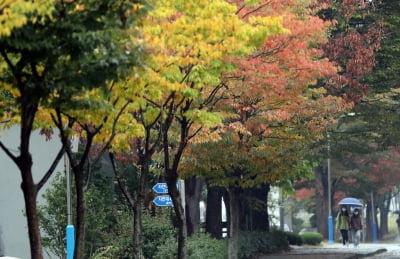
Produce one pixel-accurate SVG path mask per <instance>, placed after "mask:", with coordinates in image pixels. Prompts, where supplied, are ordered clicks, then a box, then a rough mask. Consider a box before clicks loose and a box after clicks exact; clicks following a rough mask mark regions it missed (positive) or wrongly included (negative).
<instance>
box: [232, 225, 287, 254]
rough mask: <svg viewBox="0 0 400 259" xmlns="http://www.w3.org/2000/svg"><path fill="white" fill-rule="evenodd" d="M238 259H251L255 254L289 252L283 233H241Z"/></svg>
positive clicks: (277, 231) (276, 231) (285, 236)
mask: <svg viewBox="0 0 400 259" xmlns="http://www.w3.org/2000/svg"><path fill="white" fill-rule="evenodd" d="M238 250H239V252H238V253H239V258H252V256H254V255H256V254H270V253H276V252H280V251H286V250H289V242H288V238H287V235H286V234H285V232H283V231H279V230H275V231H273V232H241V233H240V238H239V249H238Z"/></svg>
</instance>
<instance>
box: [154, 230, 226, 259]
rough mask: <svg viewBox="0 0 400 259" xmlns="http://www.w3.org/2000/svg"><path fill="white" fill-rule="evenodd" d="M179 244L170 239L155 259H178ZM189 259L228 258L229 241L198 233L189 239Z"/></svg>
mask: <svg viewBox="0 0 400 259" xmlns="http://www.w3.org/2000/svg"><path fill="white" fill-rule="evenodd" d="M177 247H178V243H177V241H176V239H174V238H169V239H167V240H166V241H165V243H164V244H163V245H161V246H160V247H159V248H158V250H157V253H156V254H155V256H154V257H153V258H154V259H175V258H177V250H178V248H177ZM187 257H188V258H190V259H204V258H213V259H225V258H228V243H227V240H217V239H214V238H212V237H211V236H210V235H208V234H204V233H198V234H195V235H193V236H191V237H189V239H188V243H187Z"/></svg>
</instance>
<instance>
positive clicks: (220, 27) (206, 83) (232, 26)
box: [140, 0, 285, 258]
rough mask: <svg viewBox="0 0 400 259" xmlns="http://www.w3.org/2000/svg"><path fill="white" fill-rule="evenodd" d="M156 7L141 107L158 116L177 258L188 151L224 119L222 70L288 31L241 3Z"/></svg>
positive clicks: (148, 26) (183, 233)
mask: <svg viewBox="0 0 400 259" xmlns="http://www.w3.org/2000/svg"><path fill="white" fill-rule="evenodd" d="M252 2H254V3H255V4H256V3H257V2H258V1H252ZM153 7H154V9H153V10H152V11H151V12H150V13H149V15H148V17H147V19H146V21H145V23H144V26H143V28H142V33H143V37H144V40H145V44H146V45H147V47H148V48H150V49H151V60H150V63H149V64H148V69H147V70H146V71H145V73H144V74H143V75H142V76H141V79H140V81H141V84H142V86H143V93H151V96H146V99H147V102H146V103H145V104H142V106H141V109H142V110H143V111H148V114H152V117H153V118H154V119H156V122H155V124H156V125H157V129H158V130H159V134H160V138H161V145H162V154H161V156H160V157H161V158H162V159H160V163H161V164H162V167H163V168H164V173H163V177H164V178H165V180H166V182H167V185H168V192H169V195H170V196H171V199H172V201H173V203H174V210H175V214H176V216H177V222H178V226H179V238H178V258H186V257H187V254H186V241H187V226H186V217H185V214H184V210H183V206H182V200H181V198H180V194H179V191H178V189H177V187H176V182H177V180H178V177H179V172H178V168H179V164H180V161H181V159H182V155H183V153H184V150H185V148H186V146H187V144H188V142H189V141H190V140H191V139H193V138H194V137H195V136H196V134H197V133H198V132H200V131H201V130H202V129H203V128H204V127H210V126H212V125H216V124H217V123H220V122H221V120H222V115H221V114H219V113H218V112H213V111H212V108H213V104H214V102H215V100H216V98H217V97H218V96H219V95H220V93H221V91H223V90H224V84H223V83H222V82H221V76H222V74H224V73H226V72H229V71H232V70H233V69H234V65H233V64H232V62H230V61H228V59H227V58H228V57H230V58H235V57H240V56H243V55H246V54H249V53H251V52H252V51H253V50H254V49H255V48H256V47H258V46H260V45H261V44H262V43H263V42H264V41H265V40H266V39H267V37H268V36H269V35H271V34H275V33H282V32H284V31H285V30H284V29H283V28H282V26H281V18H279V17H271V16H264V17H262V16H253V17H251V18H249V19H248V20H246V21H244V20H242V19H240V17H238V15H237V12H238V7H237V6H236V5H233V4H231V3H229V2H227V1H223V0H214V1H212V0H200V1H194V0H189V1H183V0H178V1H176V0H175V1H172V0H161V1H156V2H155V3H154V6H153Z"/></svg>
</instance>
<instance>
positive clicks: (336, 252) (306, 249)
mask: <svg viewBox="0 0 400 259" xmlns="http://www.w3.org/2000/svg"><path fill="white" fill-rule="evenodd" d="M357 258H366V259H378V258H379V259H394V258H396V259H399V258H400V244H399V243H390V244H386V243H379V244H371V243H362V244H360V246H359V247H358V248H354V247H353V246H352V245H351V244H350V246H349V247H346V246H343V245H342V244H339V243H335V244H323V245H322V246H293V247H291V250H290V251H289V252H286V253H282V254H273V255H264V256H260V257H258V258H257V259H357Z"/></svg>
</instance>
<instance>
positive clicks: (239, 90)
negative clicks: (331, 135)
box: [187, 1, 346, 258]
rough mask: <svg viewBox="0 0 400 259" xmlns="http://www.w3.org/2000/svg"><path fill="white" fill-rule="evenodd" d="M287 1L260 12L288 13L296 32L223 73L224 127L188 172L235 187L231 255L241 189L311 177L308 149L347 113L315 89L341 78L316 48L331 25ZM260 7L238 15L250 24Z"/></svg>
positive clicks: (336, 100)
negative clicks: (332, 120)
mask: <svg viewBox="0 0 400 259" xmlns="http://www.w3.org/2000/svg"><path fill="white" fill-rule="evenodd" d="M240 3H241V2H240ZM240 3H238V6H242V5H241V4H240ZM280 3H281V4H279V3H275V2H274V3H273V4H271V6H268V8H267V7H266V6H267V5H266V4H265V5H263V7H265V8H259V9H257V8H255V9H254V10H256V11H257V12H256V15H259V14H263V15H267V16H268V15H269V14H270V13H276V14H280V15H282V16H283V17H285V18H286V19H285V20H283V25H284V26H285V27H286V28H289V29H290V30H291V33H290V34H279V35H273V36H271V37H269V38H268V39H267V41H265V42H264V44H263V46H262V47H260V48H258V49H257V50H255V51H254V52H252V54H250V55H248V56H246V57H245V58H243V59H234V63H235V64H236V65H237V67H238V69H237V70H234V71H233V72H231V73H226V74H224V77H223V80H224V81H223V83H224V87H225V89H224V90H225V92H224V96H223V98H221V99H222V101H221V102H219V103H217V104H216V108H215V109H220V110H223V111H224V112H225V125H224V126H222V127H221V128H220V129H219V131H214V135H212V137H214V138H215V140H214V142H213V143H205V144H203V145H198V147H197V148H194V152H193V154H194V155H193V156H192V157H191V159H190V160H188V161H187V164H188V168H189V170H187V171H192V172H201V174H202V176H203V177H205V178H207V179H208V180H209V181H210V182H212V184H213V185H217V186H224V187H225V188H227V189H228V190H229V195H230V201H231V202H230V208H231V213H230V220H231V228H230V230H231V235H232V236H231V240H233V241H232V243H231V244H230V247H231V251H230V256H232V258H234V256H235V251H234V247H235V243H234V242H235V241H234V240H235V236H236V237H237V232H238V221H237V219H238V217H237V216H238V215H236V214H235V213H237V212H238V208H237V207H236V206H237V202H236V201H237V195H239V193H240V189H241V188H242V189H246V188H256V187H259V186H261V185H262V184H276V185H278V184H284V183H288V182H290V180H294V179H296V178H298V177H300V176H302V175H304V174H305V173H306V172H307V171H308V170H309V165H308V163H307V161H306V157H305V155H304V153H306V152H305V150H307V149H308V148H309V146H310V144H311V143H312V142H313V141H316V140H318V139H319V138H321V134H322V132H323V130H324V127H325V124H326V122H325V118H324V117H325V116H329V115H330V114H332V113H336V112H338V111H341V110H342V109H343V108H346V105H344V104H343V103H342V102H341V99H340V98H334V97H332V96H326V95H325V94H326V92H325V91H324V90H323V89H321V88H318V85H316V84H317V82H318V81H317V80H318V79H322V78H323V77H324V76H328V75H332V74H333V73H335V70H334V69H333V65H332V63H330V62H328V61H327V60H326V59H323V57H322V52H321V50H319V49H318V48H317V47H318V45H319V44H321V43H324V42H325V39H324V37H323V35H324V33H323V32H324V30H326V29H327V24H325V23H324V22H322V21H321V20H320V19H319V18H317V17H315V16H313V15H312V11H311V10H310V9H306V8H307V6H306V5H297V4H298V3H297V4H296V3H294V2H290V1H288V2H285V3H282V2H280ZM254 10H253V9H252V8H250V7H243V8H242V9H240V12H238V14H239V16H241V17H243V18H244V19H247V18H248V16H250V15H251V14H253V13H254V12H253V11H254ZM300 10H301V12H300ZM304 10H307V11H304ZM299 46H301V47H299ZM207 134H210V133H209V132H207ZM221 150H223V152H221ZM189 165H193V166H194V167H195V169H194V168H192V167H191V166H189ZM264 195H265V199H266V196H267V193H265V194H264ZM235 223H236V224H235Z"/></svg>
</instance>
